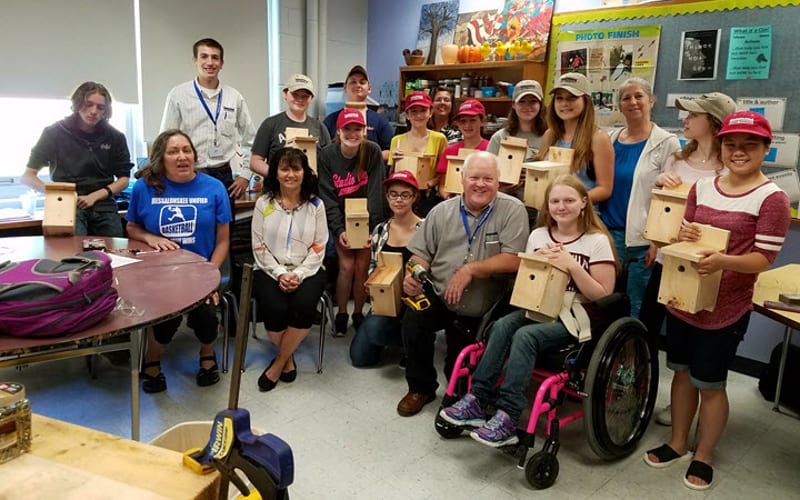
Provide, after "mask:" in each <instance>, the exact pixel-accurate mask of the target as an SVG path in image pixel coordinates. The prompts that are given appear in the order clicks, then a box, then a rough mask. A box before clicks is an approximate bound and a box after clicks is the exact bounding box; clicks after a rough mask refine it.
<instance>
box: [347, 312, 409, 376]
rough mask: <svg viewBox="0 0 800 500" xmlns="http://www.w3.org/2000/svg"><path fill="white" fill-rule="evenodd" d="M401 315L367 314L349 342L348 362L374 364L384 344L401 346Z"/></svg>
mask: <svg viewBox="0 0 800 500" xmlns="http://www.w3.org/2000/svg"><path fill="white" fill-rule="evenodd" d="M403 312H404V311H403ZM402 317H403V315H402V312H401V313H400V315H399V316H398V317H396V318H392V317H389V316H378V315H375V314H372V313H369V314H367V317H366V318H364V322H363V323H362V324H361V327H360V328H359V329H358V330H357V331H356V334H355V336H353V340H352V342H350V362H351V363H353V366H357V367H362V366H372V365H376V364H378V362H379V361H380V360H381V353H382V352H383V349H384V348H385V347H386V346H390V345H392V346H402V345H403V337H402V335H401V326H402Z"/></svg>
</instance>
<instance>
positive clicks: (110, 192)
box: [103, 186, 114, 200]
mask: <svg viewBox="0 0 800 500" xmlns="http://www.w3.org/2000/svg"><path fill="white" fill-rule="evenodd" d="M103 189H105V190H106V193H108V199H109V200H110V199H111V198H113V197H114V191H112V190H111V188H110V187H108V186H103Z"/></svg>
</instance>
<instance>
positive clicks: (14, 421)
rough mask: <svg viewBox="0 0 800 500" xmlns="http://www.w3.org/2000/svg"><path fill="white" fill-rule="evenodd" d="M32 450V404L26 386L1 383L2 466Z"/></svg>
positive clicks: (0, 427) (0, 434) (0, 437)
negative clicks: (28, 398) (27, 397)
mask: <svg viewBox="0 0 800 500" xmlns="http://www.w3.org/2000/svg"><path fill="white" fill-rule="evenodd" d="M30 449H31V403H30V401H28V400H27V399H26V398H25V386H24V385H22V384H15V383H12V382H0V464H2V463H3V462H8V461H9V460H11V459H13V458H17V457H18V456H20V455H21V454H22V453H24V452H26V451H28V450H30Z"/></svg>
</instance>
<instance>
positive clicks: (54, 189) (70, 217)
mask: <svg viewBox="0 0 800 500" xmlns="http://www.w3.org/2000/svg"><path fill="white" fill-rule="evenodd" d="M77 205H78V193H77V192H76V191H75V183H73V182H51V183H49V184H45V185H44V220H43V221H42V234H44V235H45V236H72V235H74V234H75V208H76V207H77Z"/></svg>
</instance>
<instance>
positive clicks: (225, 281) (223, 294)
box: [217, 254, 239, 373]
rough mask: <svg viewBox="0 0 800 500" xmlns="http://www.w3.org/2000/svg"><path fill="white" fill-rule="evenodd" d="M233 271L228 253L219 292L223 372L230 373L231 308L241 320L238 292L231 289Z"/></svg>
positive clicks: (221, 271) (221, 273)
mask: <svg viewBox="0 0 800 500" xmlns="http://www.w3.org/2000/svg"><path fill="white" fill-rule="evenodd" d="M231 271H232V268H231V256H230V254H228V256H227V257H226V258H225V262H223V263H222V267H221V268H220V270H219V273H220V278H219V287H218V288H217V290H218V292H219V303H220V306H221V307H222V330H223V332H224V333H223V342H222V373H228V351H229V345H228V344H229V340H230V334H231V333H230V332H231V330H230V319H231V310H232V311H233V315H234V321H238V320H239V317H238V315H239V304H238V301H237V300H236V294H234V293H233V290H231ZM234 324H235V323H234Z"/></svg>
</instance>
